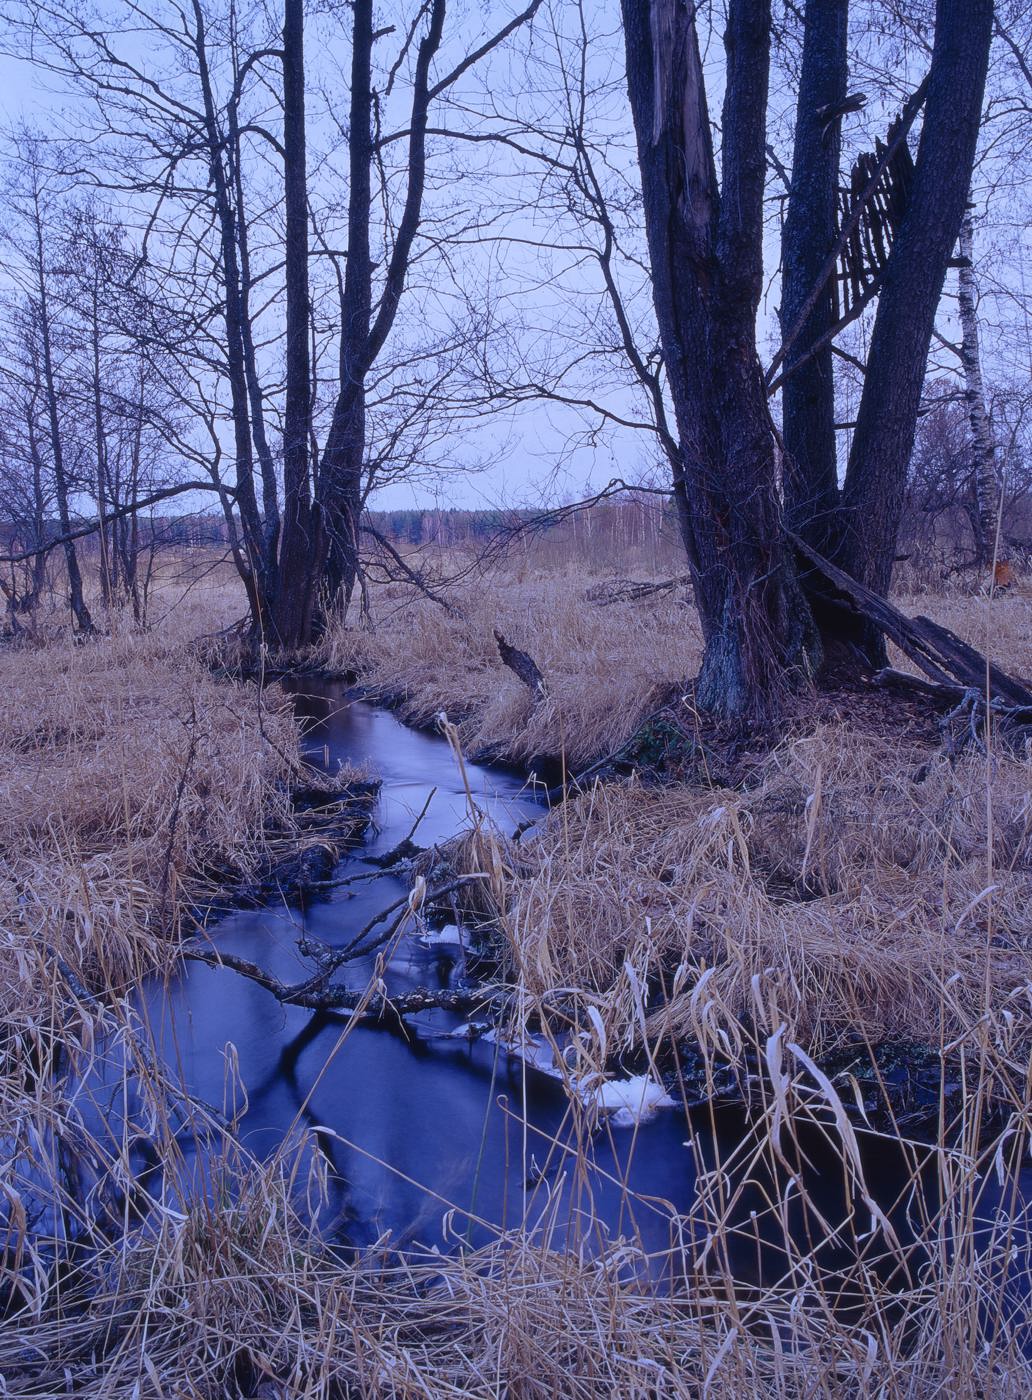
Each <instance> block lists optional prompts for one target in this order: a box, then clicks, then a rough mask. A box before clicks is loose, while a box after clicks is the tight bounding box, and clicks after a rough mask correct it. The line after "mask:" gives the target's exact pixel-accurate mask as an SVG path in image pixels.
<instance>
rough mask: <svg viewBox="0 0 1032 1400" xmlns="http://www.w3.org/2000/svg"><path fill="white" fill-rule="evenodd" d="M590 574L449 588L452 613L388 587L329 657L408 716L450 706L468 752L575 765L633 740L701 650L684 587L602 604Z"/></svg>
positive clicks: (333, 644) (427, 717)
mask: <svg viewBox="0 0 1032 1400" xmlns="http://www.w3.org/2000/svg"><path fill="white" fill-rule="evenodd" d="M591 583H592V578H591V576H589V575H584V574H579V573H576V572H574V573H573V574H569V575H564V576H560V577H531V578H529V579H526V580H524V581H522V582H520V581H518V580H509V579H506V577H505V576H504V575H503V576H501V577H497V578H491V579H482V580H478V581H477V582H475V583H472V584H469V585H467V586H464V587H462V588H461V589H454V590H452V592H451V594H450V595H449V596H450V597H451V598H452V602H453V607H454V609H455V612H454V613H453V614H452V615H448V614H447V613H445V612H444V611H443V609H441V608H440V607H439V606H437V605H435V604H434V603H432V602H430V601H428V600H427V599H425V598H420V597H418V596H413V593H412V590H411V589H409V590H402V589H400V588H398V589H393V588H391V589H385V590H382V591H380V592H378V593H377V594H375V595H374V615H373V616H374V625H373V627H372V628H371V629H355V630H351V631H348V632H337V633H336V634H335V635H333V636H331V637H330V638H329V639H328V644H327V647H328V650H327V655H328V658H329V660H330V661H331V663H332V664H334V665H335V666H338V667H341V668H342V669H347V668H350V667H354V668H356V669H357V670H358V671H359V673H360V675H361V677H362V679H363V681H364V682H365V683H366V684H368V685H369V686H370V687H371V689H372V690H373V692H374V693H375V694H377V695H379V696H381V697H382V698H383V699H385V700H386V701H387V702H388V703H390V704H392V705H395V706H397V708H398V710H399V712H400V713H401V715H402V716H403V717H404V718H405V719H406V720H408V721H409V722H411V723H415V724H427V723H429V722H431V721H432V720H433V719H434V718H435V717H436V716H437V714H439V713H440V712H441V711H442V710H443V711H444V712H445V713H446V714H447V715H448V716H449V718H451V719H453V720H454V721H456V722H457V723H458V724H459V727H460V732H461V735H462V742H463V745H464V746H465V748H466V749H467V750H468V751H469V752H479V753H483V754H488V755H493V756H496V757H502V758H507V759H516V760H527V759H532V758H534V757H536V756H538V755H546V756H549V757H564V758H565V760H566V762H567V764H568V765H569V766H570V768H571V769H577V768H579V767H581V766H582V765H583V764H585V763H587V762H589V761H590V760H592V759H595V758H598V757H599V756H600V755H604V754H607V753H610V752H612V751H613V750H614V749H616V748H618V747H619V746H620V745H621V744H623V743H624V742H626V740H627V739H629V738H630V737H631V736H632V735H633V734H634V732H635V731H636V730H637V728H638V727H639V726H640V724H641V722H642V720H643V719H644V718H645V717H646V716H647V715H648V714H649V713H650V712H651V711H652V710H654V709H656V708H657V706H658V705H659V704H660V703H662V701H663V700H664V699H666V698H667V696H668V695H669V694H670V692H671V691H672V690H674V689H676V688H677V687H680V686H682V685H683V684H684V681H685V679H686V678H687V677H689V676H691V675H692V674H693V673H694V671H695V670H696V669H697V666H698V661H699V657H700V655H701V644H700V638H699V628H698V621H697V618H696V615H695V613H694V611H693V609H692V608H691V606H690V605H689V604H688V603H687V601H686V599H685V597H684V595H683V594H682V593H677V594H673V595H662V596H660V597H658V598H656V599H654V600H651V601H650V602H649V603H647V604H645V603H641V604H633V603H618V604H614V605H612V606H609V607H600V606H598V605H597V604H594V603H592V602H589V601H588V600H587V599H586V597H585V594H586V592H587V590H588V588H589V587H590V585H591ZM495 629H497V630H498V631H499V632H501V633H502V635H503V636H504V637H505V639H506V641H507V642H509V643H510V644H511V645H513V646H516V647H519V648H520V649H521V650H524V651H526V652H528V653H529V654H530V655H531V656H532V657H533V658H534V660H535V661H536V662H537V664H538V666H539V668H540V669H541V671H542V673H543V675H544V677H545V689H546V693H545V696H544V697H543V698H541V699H536V697H535V696H534V695H533V693H532V692H531V691H530V690H529V689H528V687H527V686H525V685H524V684H523V683H522V682H521V681H520V680H518V679H517V677H516V676H515V675H514V674H513V673H512V671H510V670H508V669H507V668H506V667H505V666H503V665H502V662H501V659H500V657H499V654H498V647H497V645H496V643H495V639H494V632H495Z"/></svg>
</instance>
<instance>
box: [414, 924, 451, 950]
mask: <svg viewBox="0 0 1032 1400" xmlns="http://www.w3.org/2000/svg"><path fill="white" fill-rule="evenodd" d="M416 941H417V942H419V943H421V944H422V945H423V947H424V948H438V947H441V946H443V945H446V944H450V945H451V946H452V947H458V948H461V947H462V931H461V929H460V928H459V926H458V924H445V926H444V928H433V929H427V931H426V932H425V933H420V934H418V935H417V939H416Z"/></svg>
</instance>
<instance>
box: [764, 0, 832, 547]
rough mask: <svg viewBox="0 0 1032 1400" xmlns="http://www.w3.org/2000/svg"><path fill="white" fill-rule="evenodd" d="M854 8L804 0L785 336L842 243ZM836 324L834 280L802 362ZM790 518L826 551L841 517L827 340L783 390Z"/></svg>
mask: <svg viewBox="0 0 1032 1400" xmlns="http://www.w3.org/2000/svg"><path fill="white" fill-rule="evenodd" d="M848 28H849V0H807V6H806V16H805V26H804V30H803V58H802V69H801V72H800V78H799V97H798V106H797V111H796V125H795V144H794V152H793V158H792V183H791V188H790V190H789V197H788V208H787V211H786V215H785V224H784V228H783V229H782V234H781V269H782V285H781V309H780V320H781V333H782V338H783V340H787V338H788V337H789V336H790V335H791V334H792V332H793V331H794V330H795V329H796V326H797V322H798V321H799V318H800V316H802V315H803V314H804V313H805V308H806V305H807V302H808V300H809V298H810V296H811V293H812V291H813V289H814V286H815V285H816V283H817V281H818V279H819V277H820V275H821V271H822V269H823V268H824V266H825V264H826V262H827V260H828V255H829V254H830V253H831V251H832V249H833V247H834V245H835V239H836V236H837V208H838V183H839V160H840V154H841V146H842V140H841V123H840V121H839V120H837V119H831V120H829V116H828V113H829V110H831V111H833V110H834V109H836V108H839V107H841V104H842V102H843V99H844V98H845V96H846V87H847V82H848V71H847V61H846V60H847V37H848ZM834 321H835V303H834V297H833V284H832V281H831V280H828V281H826V282H825V283H824V285H823V287H821V289H820V293H819V298H818V301H817V304H816V305H815V306H814V308H813V310H812V311H811V312H810V313H809V315H807V316H806V319H805V321H804V322H803V324H802V326H801V327H800V328H799V331H798V335H797V339H796V342H795V345H794V347H793V351H792V359H793V360H796V359H802V358H803V357H804V356H805V355H806V354H807V352H808V351H810V350H811V348H812V347H813V346H815V345H816V343H817V342H818V341H820V340H821V338H822V337H824V336H826V335H827V333H828V331H829V330H830V329H831V327H832V326H833V324H834ZM781 402H782V416H783V430H782V431H783V437H784V444H785V454H786V456H785V467H784V496H785V518H786V522H787V524H788V526H789V528H790V529H792V530H795V531H796V532H797V533H798V534H800V535H801V536H802V538H803V539H805V540H806V541H807V543H808V544H810V545H812V547H813V548H814V549H816V550H818V551H819V552H820V553H822V554H827V553H828V552H829V548H828V546H829V541H830V539H831V535H832V531H833V529H834V523H835V514H836V511H837V508H838V500H839V489H838V467H837V457H836V448H835V382H834V367H833V358H832V349H831V343H830V341H829V342H828V343H827V344H826V345H824V346H823V347H822V348H821V349H819V350H816V351H814V352H813V353H812V354H811V356H810V358H809V359H806V360H805V363H802V364H800V365H799V367H798V368H797V369H794V370H793V372H792V373H791V374H790V375H788V376H787V377H786V379H785V382H784V387H783V389H782V396H781Z"/></svg>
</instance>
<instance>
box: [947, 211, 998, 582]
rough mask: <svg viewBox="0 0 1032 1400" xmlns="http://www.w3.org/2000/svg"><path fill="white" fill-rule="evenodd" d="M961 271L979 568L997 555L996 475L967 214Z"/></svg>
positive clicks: (962, 233) (962, 234)
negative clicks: (979, 338)
mask: <svg viewBox="0 0 1032 1400" xmlns="http://www.w3.org/2000/svg"><path fill="white" fill-rule="evenodd" d="M959 251H960V268H959V270H958V275H957V301H958V304H959V309H960V329H961V342H960V359H961V366H962V368H963V370H964V401H965V403H966V404H967V411H968V421H969V422H970V424H971V449H972V456H973V459H974V471H973V473H972V475H973V482H974V497H975V518H976V521H977V528H976V529H975V557H976V560H977V563H978V566H979V568H981V569H986V568H989V567H990V566H991V564H992V562H993V559H994V557H995V556H996V552H997V535H998V532H999V523H1000V484H999V477H998V476H997V470H996V443H995V442H994V440H993V433H992V428H991V426H990V424H989V414H988V413H987V411H986V406H985V386H984V384H983V382H982V355H981V350H980V347H979V343H978V311H977V299H978V288H977V286H976V283H975V268H974V261H973V259H974V229H973V227H972V221H971V214H970V213H966V214H965V215H964V220H963V222H962V224H961V226H960V245H959Z"/></svg>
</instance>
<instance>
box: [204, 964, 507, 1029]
mask: <svg viewBox="0 0 1032 1400" xmlns="http://www.w3.org/2000/svg"><path fill="white" fill-rule="evenodd" d="M183 956H184V957H187V958H190V959H191V960H192V961H194V962H202V963H206V964H207V965H208V966H209V967H226V968H229V969H230V971H231V972H236V973H238V974H239V975H240V976H241V977H246V978H247V979H248V981H249V982H254V983H255V984H256V985H257V986H259V987H263V988H264V989H265V991H267V992H270V993H271V994H272V995H273V996H274V997H275V998H276V1000H277V1001H278V1002H281V1003H282V1004H283V1005H284V1006H303V1007H306V1008H307V1009H308V1010H310V1011H346V1012H350V1013H352V1014H353V1015H356V1016H357V1017H358V1018H359V1019H360V1020H363V1021H380V1020H382V1019H383V1018H384V1017H385V1016H411V1015H414V1014H415V1013H416V1012H418V1011H456V1012H459V1013H461V1014H463V1015H465V1014H468V1013H470V1012H473V1011H477V1010H482V1009H483V1008H484V1007H487V1006H493V1005H495V1004H496V1003H498V1002H499V1001H500V1000H501V999H502V997H503V996H504V992H503V990H502V989H501V988H499V987H490V986H485V987H454V988H448V987H444V988H430V987H416V988H414V990H412V991H410V992H403V993H401V994H400V995H398V996H395V997H388V996H386V995H385V994H384V993H382V992H376V993H372V994H370V992H369V989H368V988H367V989H365V990H364V991H360V992H356V991H353V990H352V989H351V988H350V987H341V986H338V985H335V984H331V985H330V986H328V987H321V988H320V987H318V986H312V984H311V983H310V982H307V983H299V984H294V985H289V984H288V983H286V982H281V981H280V980H279V978H278V977H273V976H272V975H271V974H270V973H268V972H266V971H265V969H264V968H261V967H259V966H258V964H257V963H253V962H249V961H248V960H247V959H246V958H238V957H237V956H236V955H235V954H233V953H220V952H216V951H210V952H209V951H207V950H205V949H203V948H186V949H184V950H183Z"/></svg>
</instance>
